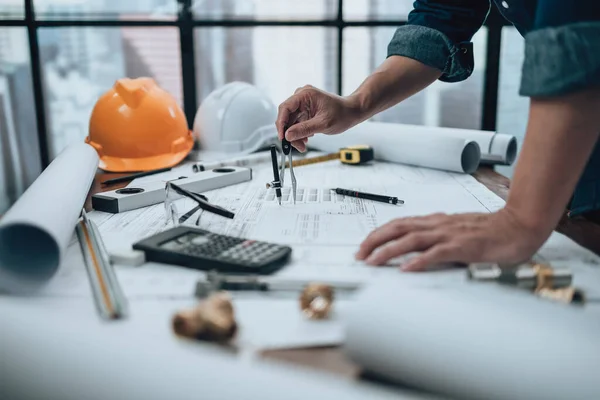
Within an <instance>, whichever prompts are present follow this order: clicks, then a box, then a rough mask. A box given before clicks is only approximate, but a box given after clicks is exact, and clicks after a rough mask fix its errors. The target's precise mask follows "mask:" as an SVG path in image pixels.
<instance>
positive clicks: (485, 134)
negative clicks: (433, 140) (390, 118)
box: [398, 124, 517, 165]
mask: <svg viewBox="0 0 600 400" xmlns="http://www.w3.org/2000/svg"><path fill="white" fill-rule="evenodd" d="M398 125H399V124H398ZM400 126H401V127H403V129H408V130H410V131H412V132H414V134H419V135H425V136H427V135H430V134H432V133H433V134H442V135H444V136H452V137H456V138H460V139H465V140H473V141H475V142H477V144H478V145H479V149H480V150H481V163H482V164H490V165H492V164H497V165H512V163H513V162H514V161H515V158H516V157H517V138H516V137H515V136H513V135H507V134H505V133H497V132H493V131H482V130H476V129H457V128H438V127H436V128H433V127H428V126H418V125H400ZM399 129H400V128H399Z"/></svg>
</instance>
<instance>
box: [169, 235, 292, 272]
mask: <svg viewBox="0 0 600 400" xmlns="http://www.w3.org/2000/svg"><path fill="white" fill-rule="evenodd" d="M281 249H282V247H281V246H279V245H276V244H271V243H265V242H260V241H256V240H244V239H239V238H235V237H229V236H222V235H217V234H208V235H206V236H200V237H199V238H196V239H194V240H192V241H190V242H189V243H188V244H187V245H186V246H185V247H184V248H183V249H181V251H182V252H183V253H185V254H188V255H191V256H197V257H208V258H213V259H222V260H224V261H228V262H230V263H235V264H243V265H259V264H260V263H262V262H264V261H265V260H268V259H270V258H272V257H273V256H275V255H276V254H277V253H279V252H280V251H281Z"/></svg>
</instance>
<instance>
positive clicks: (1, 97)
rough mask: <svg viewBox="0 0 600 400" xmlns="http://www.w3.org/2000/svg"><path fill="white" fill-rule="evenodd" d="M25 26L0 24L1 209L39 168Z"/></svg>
mask: <svg viewBox="0 0 600 400" xmlns="http://www.w3.org/2000/svg"><path fill="white" fill-rule="evenodd" d="M33 110H35V101H34V97H33V86H32V79H31V65H30V62H29V42H28V40H27V31H26V30H25V28H21V27H14V28H2V27H0V213H3V212H4V211H6V210H7V209H8V208H9V207H10V205H12V204H13V203H14V202H15V201H16V200H17V198H18V197H19V196H20V195H21V194H22V193H23V192H24V191H25V190H26V189H27V187H29V185H30V184H31V183H33V181H34V180H35V179H36V178H37V176H38V175H39V174H40V172H41V162H40V147H39V141H38V137H37V124H36V120H35V112H34V111H33Z"/></svg>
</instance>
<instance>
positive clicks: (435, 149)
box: [308, 121, 481, 174]
mask: <svg viewBox="0 0 600 400" xmlns="http://www.w3.org/2000/svg"><path fill="white" fill-rule="evenodd" d="M423 128H424V127H418V126H417V129H415V130H413V128H412V126H410V125H400V124H391V123H384V122H368V121H367V122H363V123H361V124H358V125H356V126H354V127H352V128H350V129H348V130H347V131H345V132H343V133H341V134H339V135H322V134H318V135H315V136H313V137H311V138H310V139H309V141H308V145H309V147H311V148H313V149H316V150H320V151H325V152H335V151H339V149H340V148H341V147H345V146H352V145H369V146H371V147H373V150H374V152H375V159H377V160H381V161H390V162H396V163H400V164H408V165H416V166H420V167H427V168H435V169H441V170H446V171H453V172H461V173H467V174H470V173H473V172H475V170H477V167H478V166H479V162H480V159H481V150H480V147H479V145H478V143H477V141H475V140H470V139H464V138H461V137H456V136H453V135H444V134H442V133H440V132H435V131H433V130H432V129H431V128H425V129H423Z"/></svg>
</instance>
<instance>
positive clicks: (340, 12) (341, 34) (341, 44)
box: [337, 0, 344, 95]
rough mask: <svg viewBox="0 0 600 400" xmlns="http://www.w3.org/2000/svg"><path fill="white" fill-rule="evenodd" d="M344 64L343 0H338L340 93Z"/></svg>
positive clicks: (340, 92) (338, 77) (338, 71)
mask: <svg viewBox="0 0 600 400" xmlns="http://www.w3.org/2000/svg"><path fill="white" fill-rule="evenodd" d="M343 65H344V0H338V13H337V93H338V94H339V95H341V94H342V89H343V80H342V74H343Z"/></svg>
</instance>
